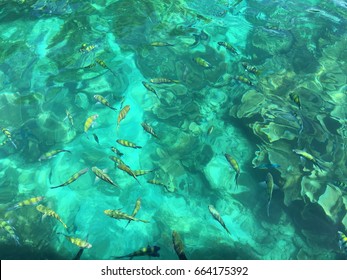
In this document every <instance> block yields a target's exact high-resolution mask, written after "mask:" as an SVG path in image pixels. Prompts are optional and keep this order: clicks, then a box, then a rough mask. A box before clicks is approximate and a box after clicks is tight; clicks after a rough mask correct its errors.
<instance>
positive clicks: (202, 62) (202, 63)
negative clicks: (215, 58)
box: [193, 57, 212, 68]
mask: <svg viewBox="0 0 347 280" xmlns="http://www.w3.org/2000/svg"><path fill="white" fill-rule="evenodd" d="M193 60H194V61H195V62H196V63H197V64H198V65H200V66H202V67H204V68H212V64H211V63H209V62H207V61H206V60H205V59H203V58H201V57H195V58H193Z"/></svg>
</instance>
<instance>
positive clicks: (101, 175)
mask: <svg viewBox="0 0 347 280" xmlns="http://www.w3.org/2000/svg"><path fill="white" fill-rule="evenodd" d="M92 171H93V173H94V174H95V175H96V177H98V178H100V179H101V180H103V181H105V182H107V183H109V184H111V185H113V186H115V187H119V186H118V185H117V184H116V183H114V182H113V181H112V179H111V178H110V177H109V176H108V175H107V174H106V173H105V172H104V171H102V170H101V169H99V168H97V167H96V166H93V167H92Z"/></svg>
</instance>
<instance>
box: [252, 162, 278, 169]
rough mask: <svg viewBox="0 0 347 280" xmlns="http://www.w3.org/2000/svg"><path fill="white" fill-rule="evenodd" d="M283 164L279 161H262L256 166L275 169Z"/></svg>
mask: <svg viewBox="0 0 347 280" xmlns="http://www.w3.org/2000/svg"><path fill="white" fill-rule="evenodd" d="M280 167H281V166H280V165H279V164H277V163H261V164H259V165H258V166H256V167H255V168H258V169H275V168H280Z"/></svg>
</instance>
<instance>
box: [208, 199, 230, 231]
mask: <svg viewBox="0 0 347 280" xmlns="http://www.w3.org/2000/svg"><path fill="white" fill-rule="evenodd" d="M208 210H209V211H210V213H211V215H212V217H213V218H215V219H216V220H217V221H218V222H219V223H220V224H221V225H222V227H223V228H224V229H225V230H226V231H227V233H229V234H230V231H229V230H228V229H227V227H226V225H225V223H224V221H223V219H222V217H221V216H220V214H219V213H218V211H217V210H216V209H215V208H214V207H213V205H209V206H208Z"/></svg>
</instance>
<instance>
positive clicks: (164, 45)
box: [150, 41, 174, 47]
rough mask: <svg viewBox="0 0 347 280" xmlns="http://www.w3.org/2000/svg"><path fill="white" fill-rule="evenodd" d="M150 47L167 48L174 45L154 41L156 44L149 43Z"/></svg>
mask: <svg viewBox="0 0 347 280" xmlns="http://www.w3.org/2000/svg"><path fill="white" fill-rule="evenodd" d="M150 45H151V46H153V47H168V46H174V45H172V44H169V43H166V42H158V41H156V42H151V43H150Z"/></svg>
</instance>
